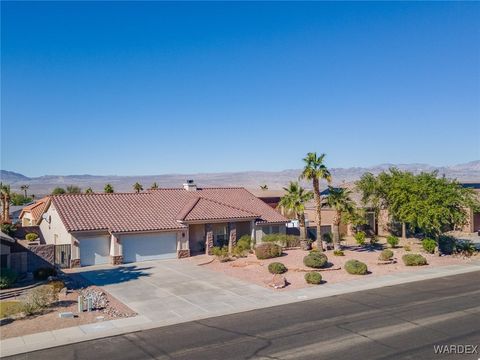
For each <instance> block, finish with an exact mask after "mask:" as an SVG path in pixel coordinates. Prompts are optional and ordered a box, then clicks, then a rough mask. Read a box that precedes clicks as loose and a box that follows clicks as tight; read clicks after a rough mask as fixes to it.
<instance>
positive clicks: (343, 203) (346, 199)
mask: <svg viewBox="0 0 480 360" xmlns="http://www.w3.org/2000/svg"><path fill="white" fill-rule="evenodd" d="M351 194H352V192H351V191H350V190H348V189H343V188H334V187H332V186H329V187H328V195H327V197H326V198H325V202H324V204H323V205H325V206H328V207H330V208H332V209H334V210H335V216H334V218H333V247H334V249H335V250H340V248H341V244H340V223H341V222H342V219H344V220H347V219H349V218H352V217H353V216H354V214H355V203H354V202H353V200H352V199H351V197H350V196H351Z"/></svg>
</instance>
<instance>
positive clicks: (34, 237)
mask: <svg viewBox="0 0 480 360" xmlns="http://www.w3.org/2000/svg"><path fill="white" fill-rule="evenodd" d="M25 239H27V240H28V241H35V240H37V239H38V234H35V233H33V232H32V233H28V234H27V235H25Z"/></svg>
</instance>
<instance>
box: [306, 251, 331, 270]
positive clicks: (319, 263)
mask: <svg viewBox="0 0 480 360" xmlns="http://www.w3.org/2000/svg"><path fill="white" fill-rule="evenodd" d="M327 262H328V258H327V255H325V254H323V253H321V252H318V251H311V252H310V254H308V255H307V256H305V257H304V258H303V264H304V265H305V266H308V267H311V268H314V269H319V268H321V267H324V266H325V265H326V264H327Z"/></svg>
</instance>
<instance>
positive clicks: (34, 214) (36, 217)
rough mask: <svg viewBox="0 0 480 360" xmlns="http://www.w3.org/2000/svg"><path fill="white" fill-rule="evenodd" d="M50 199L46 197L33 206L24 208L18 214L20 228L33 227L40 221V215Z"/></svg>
mask: <svg viewBox="0 0 480 360" xmlns="http://www.w3.org/2000/svg"><path fill="white" fill-rule="evenodd" d="M49 201H50V197H48V196H46V197H44V198H42V199H40V200H38V201H36V202H35V203H33V204H30V205H27V206H25V207H24V208H23V209H22V211H21V212H20V216H19V218H20V222H21V224H22V226H35V225H38V224H39V223H40V221H41V220H42V215H43V213H44V212H45V210H46V208H47V207H48V205H49Z"/></svg>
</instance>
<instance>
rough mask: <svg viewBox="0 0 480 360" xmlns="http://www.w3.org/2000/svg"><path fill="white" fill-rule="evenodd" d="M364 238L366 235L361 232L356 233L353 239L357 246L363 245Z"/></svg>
mask: <svg viewBox="0 0 480 360" xmlns="http://www.w3.org/2000/svg"><path fill="white" fill-rule="evenodd" d="M366 236H367V235H366V234H365V233H364V232H363V231H357V232H356V233H355V235H354V236H353V237H354V238H355V241H356V242H357V244H358V245H364V244H365V237H366Z"/></svg>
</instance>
